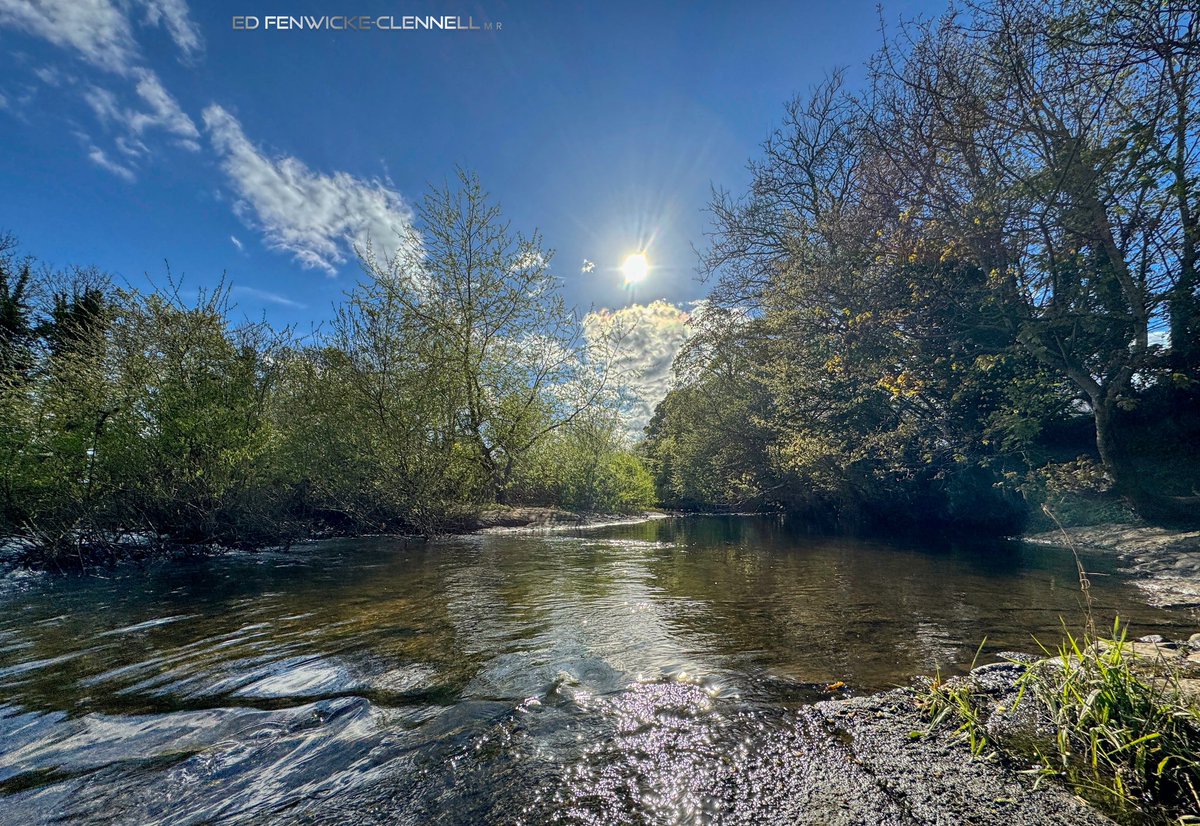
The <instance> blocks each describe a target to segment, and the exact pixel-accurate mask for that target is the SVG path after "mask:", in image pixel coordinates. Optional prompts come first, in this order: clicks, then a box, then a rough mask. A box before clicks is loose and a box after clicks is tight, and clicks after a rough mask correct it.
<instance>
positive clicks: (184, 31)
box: [143, 0, 204, 57]
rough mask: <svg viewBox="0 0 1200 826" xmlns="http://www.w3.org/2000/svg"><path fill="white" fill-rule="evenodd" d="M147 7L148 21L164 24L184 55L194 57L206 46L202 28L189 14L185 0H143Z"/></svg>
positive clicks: (154, 24)
mask: <svg viewBox="0 0 1200 826" xmlns="http://www.w3.org/2000/svg"><path fill="white" fill-rule="evenodd" d="M143 5H144V6H145V7H146V22H147V23H149V24H150V25H152V26H158V25H159V24H161V25H163V26H164V27H165V28H166V30H167V33H168V34H170V35H171V39H172V40H173V41H175V45H176V46H178V47H179V50H180V51H181V52H182V53H183V56H184V57H192V56H194V55H196V54H198V53H199V52H200V51H201V50H202V49H203V48H204V41H203V39H201V37H200V30H199V29H198V28H196V24H195V23H193V22H192V19H191V18H190V17H189V16H188V7H187V3H186V2H184V0H143Z"/></svg>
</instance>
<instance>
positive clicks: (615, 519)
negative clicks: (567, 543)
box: [463, 507, 670, 534]
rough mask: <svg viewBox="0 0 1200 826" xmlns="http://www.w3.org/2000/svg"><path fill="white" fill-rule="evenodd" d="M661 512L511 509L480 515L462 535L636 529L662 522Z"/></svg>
mask: <svg viewBox="0 0 1200 826" xmlns="http://www.w3.org/2000/svg"><path fill="white" fill-rule="evenodd" d="M669 516H670V514H667V513H663V512H661V511H643V512H641V513H633V514H621V513H585V512H578V511H568V510H563V509H562V508H544V507H511V508H491V509H488V510H485V511H483V512H481V513H480V514H479V515H478V516H476V517H475V519H474V520H473V521H472V522H470V523H469V524H468V525H466V526H465V527H464V531H463V532H464V533H484V534H495V533H524V532H529V533H536V532H541V531H553V530H569V529H572V528H602V527H608V526H610V525H636V524H638V523H639V522H649V521H651V520H653V519H666V518H668V517H669Z"/></svg>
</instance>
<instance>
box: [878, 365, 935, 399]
mask: <svg viewBox="0 0 1200 826" xmlns="http://www.w3.org/2000/svg"><path fill="white" fill-rule="evenodd" d="M875 386H876V387H878V388H880V389H881V390H886V391H888V392H889V393H891V394H892V398H894V399H898V398H913V397H915V396H917V395H918V394H920V392H921V391H922V390H924V389H925V382H923V381H922V380H921V379H920V377H918V376H916V375H914V374H913V373H911V372H910V371H908V370H904V371H902V372H901V373H900V374H899V375H895V376H884V377H883V378H881V379H880V380H879V381H877V382H876V383H875Z"/></svg>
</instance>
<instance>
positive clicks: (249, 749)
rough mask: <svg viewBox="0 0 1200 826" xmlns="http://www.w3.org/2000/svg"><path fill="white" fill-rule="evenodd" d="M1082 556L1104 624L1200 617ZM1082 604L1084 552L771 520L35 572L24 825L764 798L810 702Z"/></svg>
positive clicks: (1037, 626)
mask: <svg viewBox="0 0 1200 826" xmlns="http://www.w3.org/2000/svg"><path fill="white" fill-rule="evenodd" d="M1085 563H1086V564H1087V566H1088V568H1089V570H1090V571H1091V572H1092V583H1093V594H1094V597H1095V601H1096V604H1097V609H1096V610H1097V614H1098V620H1099V622H1101V623H1110V622H1111V620H1112V617H1113V615H1114V614H1117V613H1119V614H1120V616H1121V617H1122V618H1123V619H1125V620H1128V621H1130V622H1132V623H1133V627H1132V633H1134V634H1135V635H1140V634H1148V633H1162V634H1163V635H1164V636H1167V637H1176V638H1177V637H1179V636H1181V635H1182V636H1186V635H1187V634H1188V633H1191V632H1192V631H1194V630H1195V629H1194V628H1193V627H1192V623H1194V620H1192V619H1191V618H1189V617H1188V616H1185V615H1182V614H1180V613H1177V612H1176V613H1173V612H1170V611H1165V610H1160V609H1155V608H1150V607H1147V606H1146V605H1144V604H1143V603H1142V602H1140V601H1139V597H1138V593H1137V591H1136V590H1135V589H1134V588H1133V586H1132V585H1131V584H1130V582H1128V581H1127V580H1126V579H1125V578H1124V577H1123V576H1122V575H1121V574H1120V573H1119V572H1117V571H1116V570H1115V568H1114V562H1113V560H1112V559H1111V558H1106V557H1095V556H1088V557H1085ZM1060 618H1061V620H1065V621H1066V622H1067V623H1068V624H1070V625H1072V626H1078V625H1079V624H1080V608H1079V590H1078V585H1077V577H1076V573H1075V567H1074V562H1073V560H1072V559H1071V556H1070V554H1069V553H1067V552H1065V551H1062V550H1058V549H1053V548H1048V547H1042V546H1034V545H1028V544H1022V543H1017V542H990V543H969V542H964V543H960V544H946V543H935V542H924V543H923V542H914V541H908V542H879V541H865V540H859V539H844V538H829V537H820V536H810V535H807V534H805V533H803V532H802V531H796V530H792V529H790V528H789V526H788V525H786V524H785V523H783V522H782V521H781V520H778V519H773V518H761V517H725V518H690V519H664V520H658V521H651V522H645V523H641V524H636V525H620V526H609V527H602V528H592V529H587V530H575V531H569V532H561V533H549V534H540V535H527V534H516V533H514V534H501V535H488V536H472V537H463V538H457V539H449V540H442V541H436V542H419V541H404V540H399V539H390V538H389V539H383V538H366V539H354V540H330V541H322V542H315V543H310V544H305V545H302V546H298V547H296V548H293V549H291V550H290V551H286V552H283V551H271V552H262V553H257V554H250V553H232V554H227V555H222V556H217V557H212V558H206V559H195V560H187V561H183V562H178V561H176V562H171V563H156V564H151V565H148V566H141V567H139V566H135V565H126V566H118V567H117V568H115V569H111V570H101V571H95V572H91V573H89V574H86V575H68V576H49V575H41V574H11V575H9V576H7V577H6V578H5V579H4V580H3V581H0V823H3V824H33V823H42V822H70V823H96V824H99V823H104V824H108V823H129V824H134V823H136V824H146V823H170V824H172V826H179V825H180V824H190V823H207V822H213V821H220V822H230V823H343V822H345V823H376V822H377V823H429V822H440V823H480V822H514V823H515V822H526V823H542V822H548V821H561V822H580V823H613V822H693V821H703V820H706V819H712V818H713V817H716V816H720V817H721V818H722V819H728V820H736V819H737V817H735V815H737V814H738V812H742V813H743V814H745V815H746V817H745V819H746V820H754V819H755V818H753V817H751V815H752V813H753V812H752V809H753V805H752V801H750V800H748V799H741V798H739V797H738V796H739V795H742V797H745V798H749V797H753V796H754V795H755V794H756V792H755V790H748V791H747V790H742V791H737V790H736V789H735V790H731V789H730V788H728V787H727V786H728V784H725V786H722V783H723V782H724V781H723V780H722V778H725V777H727V776H728V775H729V773H730V771H733V770H735V769H736V765H737V763H738V761H739V760H743V759H745V758H746V757H747V755H752V754H756V753H762V752H763V751H764V750H769V749H771V748H772V744H773V743H778V742H780V738H782V737H786V736H788V732H789V730H790V729H791V728H793V727H794V725H793V719H792V718H793V715H794V713H795V710H796V709H797V707H799V706H801V705H803V704H807V703H811V702H813V701H814V700H818V699H825V698H829V697H831V696H844V695H846V694H850V693H856V694H862V693H866V692H873V691H876V690H880V689H884V688H889V687H892V686H896V685H902V684H905V683H907V682H908V681H909V680H910V679H911V677H912V676H913V675H917V674H933V673H935V672H936V671H938V670H940V671H941V672H942V673H943V674H952V673H960V672H962V671H963V670H964V669H965V668H967V667H969V664H970V662H971V660H972V658H973V657H974V655H975V652H976V648H977V647H978V645H979V643H980V641H981V640H983V639H984V638H985V637H986V639H987V642H986V643H985V645H984V648H983V657H984V658H987V657H989V656H993V655H994V654H995V653H996V652H999V651H1002V650H1006V649H1007V650H1021V651H1031V650H1036V648H1035V643H1034V642H1033V640H1032V639H1031V634H1036V635H1039V636H1040V637H1043V638H1044V639H1046V640H1047V641H1055V640H1057V637H1058V633H1059V630H1060V628H1061V626H1060ZM781 753H783V754H784V755H785V756H784V757H782V758H780V761H781V763H782V764H781V765H780V766H779V771H780V772H781V773H786V772H787V768H788V767H787V765H786V763H787V761H788V760H803V759H804V757H803V754H800V753H798V752H796V751H795V750H794V749H793V750H791V751H788V750H786V749H784V750H781ZM777 762H779V761H777ZM730 767H732V768H730ZM758 791H759V792H761V791H762V790H761V789H760V790H758Z"/></svg>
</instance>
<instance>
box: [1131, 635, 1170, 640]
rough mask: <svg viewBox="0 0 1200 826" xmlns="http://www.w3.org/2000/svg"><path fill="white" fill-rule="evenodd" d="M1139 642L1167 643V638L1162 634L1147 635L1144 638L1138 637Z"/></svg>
mask: <svg viewBox="0 0 1200 826" xmlns="http://www.w3.org/2000/svg"><path fill="white" fill-rule="evenodd" d="M1137 641H1138V642H1166V638H1165V637H1163V635H1162V634H1147V635H1146V636H1144V637H1138V638H1137Z"/></svg>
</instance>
